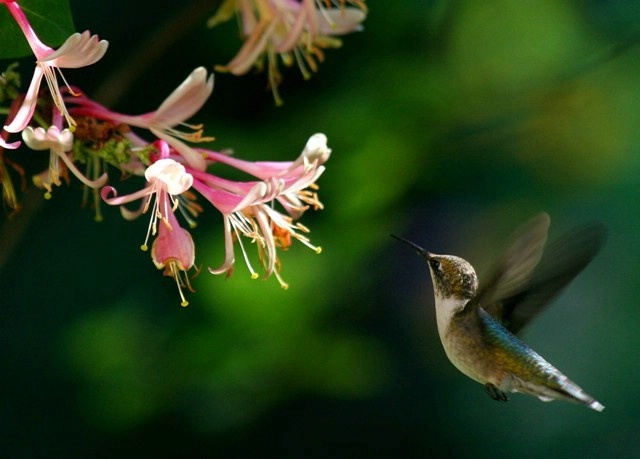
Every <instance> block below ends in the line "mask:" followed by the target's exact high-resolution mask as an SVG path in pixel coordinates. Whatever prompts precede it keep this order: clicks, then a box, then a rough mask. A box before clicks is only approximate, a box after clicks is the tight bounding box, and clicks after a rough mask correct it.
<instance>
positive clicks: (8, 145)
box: [0, 137, 20, 150]
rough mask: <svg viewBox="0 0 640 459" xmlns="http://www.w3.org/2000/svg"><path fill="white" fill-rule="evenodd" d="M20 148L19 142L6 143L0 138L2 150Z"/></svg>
mask: <svg viewBox="0 0 640 459" xmlns="http://www.w3.org/2000/svg"><path fill="white" fill-rule="evenodd" d="M19 146H20V141H19V140H16V141H15V142H11V143H8V142H7V141H6V140H4V139H3V138H2V137H0V148H4V149H6V150H15V149H16V148H18V147H19Z"/></svg>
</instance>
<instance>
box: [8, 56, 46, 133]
mask: <svg viewBox="0 0 640 459" xmlns="http://www.w3.org/2000/svg"><path fill="white" fill-rule="evenodd" d="M42 76H43V72H42V68H41V67H40V66H36V69H35V70H34V72H33V77H32V78H31V83H30V84H29V89H28V90H27V94H26V96H25V98H24V102H22V105H21V106H20V109H18V112H17V113H16V116H15V117H14V118H13V120H12V121H11V123H9V124H8V125H7V126H5V127H4V130H5V131H7V132H20V131H22V130H23V129H24V128H25V127H26V126H27V124H28V123H29V120H31V117H32V116H33V112H35V110H36V103H37V102H38V90H39V89H40V82H41V81H42Z"/></svg>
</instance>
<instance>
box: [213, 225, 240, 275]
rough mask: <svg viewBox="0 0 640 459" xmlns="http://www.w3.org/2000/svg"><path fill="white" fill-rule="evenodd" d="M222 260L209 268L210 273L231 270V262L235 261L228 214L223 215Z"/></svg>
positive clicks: (229, 271) (228, 271)
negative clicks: (223, 254)
mask: <svg viewBox="0 0 640 459" xmlns="http://www.w3.org/2000/svg"><path fill="white" fill-rule="evenodd" d="M224 253H225V256H224V262H223V263H222V264H221V265H220V266H218V267H217V268H209V272H210V273H211V274H222V273H229V274H231V271H233V264H234V263H235V261H236V258H235V255H234V254H233V234H232V232H231V220H230V217H229V216H228V215H225V217H224Z"/></svg>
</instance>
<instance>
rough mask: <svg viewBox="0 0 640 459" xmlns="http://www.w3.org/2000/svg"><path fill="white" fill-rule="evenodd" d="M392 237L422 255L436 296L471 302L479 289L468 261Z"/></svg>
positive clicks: (476, 278)
mask: <svg viewBox="0 0 640 459" xmlns="http://www.w3.org/2000/svg"><path fill="white" fill-rule="evenodd" d="M391 237H393V238H395V239H397V240H399V241H402V242H404V243H405V244H407V245H408V246H410V247H412V248H413V249H414V250H415V251H416V252H418V254H419V255H422V256H423V257H424V259H425V260H427V264H428V265H429V271H431V279H432V280H433V289H434V292H435V295H436V296H437V297H440V298H442V299H453V300H465V302H466V301H467V300H470V299H471V298H473V297H474V296H475V294H476V290H477V289H478V276H476V272H475V270H474V269H473V266H471V265H470V264H469V262H467V261H466V260H463V259H462V258H460V257H454V256H453V255H436V254H433V253H431V252H429V251H427V250H425V249H423V248H422V247H420V246H419V245H417V244H414V243H413V242H411V241H408V240H407V239H404V238H401V237H399V236H396V235H394V234H392V235H391Z"/></svg>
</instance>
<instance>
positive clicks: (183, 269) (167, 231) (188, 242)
mask: <svg viewBox="0 0 640 459" xmlns="http://www.w3.org/2000/svg"><path fill="white" fill-rule="evenodd" d="M166 217H167V223H166V224H161V225H160V227H159V228H158V236H157V237H156V239H155V240H154V241H153V245H152V246H151V259H152V260H153V263H154V264H155V265H156V268H158V269H164V275H165V276H170V277H173V278H174V280H175V282H176V285H177V286H178V292H179V293H180V298H181V300H182V301H181V305H182V306H187V305H188V304H189V302H188V301H187V300H186V299H185V297H184V293H183V292H182V289H183V288H188V289H189V290H191V291H193V290H192V288H191V285H190V283H189V276H188V274H187V271H189V269H191V268H192V267H193V265H194V263H195V246H194V244H193V239H192V238H191V235H190V234H189V232H188V231H186V230H185V229H183V228H181V227H180V225H179V224H178V220H177V219H176V217H175V215H174V213H173V212H169V213H168V214H167V216H166Z"/></svg>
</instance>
